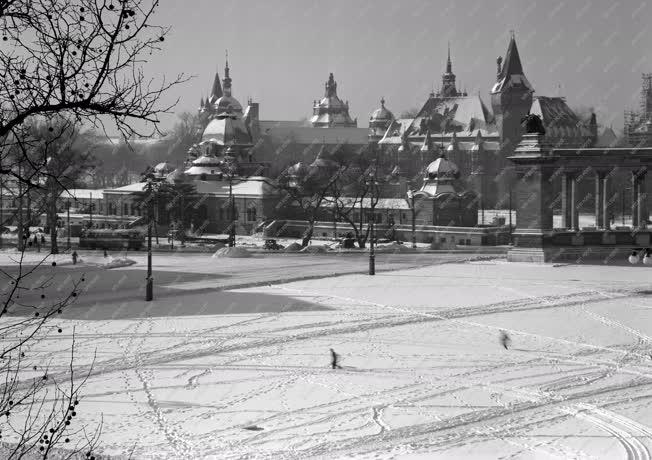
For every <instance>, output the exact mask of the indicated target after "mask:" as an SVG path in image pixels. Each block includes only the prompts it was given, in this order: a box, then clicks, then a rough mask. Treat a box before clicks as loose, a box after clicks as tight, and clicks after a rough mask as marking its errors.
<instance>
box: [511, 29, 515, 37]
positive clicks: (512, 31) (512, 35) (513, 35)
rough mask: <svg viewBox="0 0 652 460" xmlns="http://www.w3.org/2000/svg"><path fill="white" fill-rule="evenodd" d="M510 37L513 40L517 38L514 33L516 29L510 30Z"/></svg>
mask: <svg viewBox="0 0 652 460" xmlns="http://www.w3.org/2000/svg"><path fill="white" fill-rule="evenodd" d="M509 35H510V37H511V38H516V34H515V33H514V29H510V31H509Z"/></svg>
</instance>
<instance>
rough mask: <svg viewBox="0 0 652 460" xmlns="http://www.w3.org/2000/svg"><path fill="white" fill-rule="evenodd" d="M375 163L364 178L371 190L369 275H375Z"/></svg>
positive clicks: (376, 184)
mask: <svg viewBox="0 0 652 460" xmlns="http://www.w3.org/2000/svg"><path fill="white" fill-rule="evenodd" d="M376 169H377V163H376V164H375V165H374V166H373V167H372V168H370V170H369V173H368V174H367V175H366V177H365V185H366V186H368V187H369V188H370V190H371V216H369V275H372V276H373V275H375V274H376V251H375V246H374V238H375V235H374V222H375V220H376V213H375V211H376V199H375V197H376V194H377V192H378V190H377V188H378V180H377V178H376Z"/></svg>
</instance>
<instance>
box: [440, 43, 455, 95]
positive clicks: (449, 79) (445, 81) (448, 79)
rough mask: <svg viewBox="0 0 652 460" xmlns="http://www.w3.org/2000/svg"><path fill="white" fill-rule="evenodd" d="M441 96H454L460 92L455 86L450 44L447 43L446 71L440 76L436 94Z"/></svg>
mask: <svg viewBox="0 0 652 460" xmlns="http://www.w3.org/2000/svg"><path fill="white" fill-rule="evenodd" d="M437 95H438V96H443V97H456V96H459V95H460V94H459V93H458V92H457V88H456V87H455V74H454V73H453V64H452V62H451V45H450V42H449V43H448V58H447V59H446V72H445V73H444V74H443V75H442V76H441V90H440V91H439V92H438V94H437Z"/></svg>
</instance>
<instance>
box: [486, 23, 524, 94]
mask: <svg viewBox="0 0 652 460" xmlns="http://www.w3.org/2000/svg"><path fill="white" fill-rule="evenodd" d="M501 64H502V67H501ZM498 67H499V69H500V73H499V74H498V78H497V82H496V84H495V85H494V86H493V88H492V89H491V93H492V94H496V93H499V92H502V91H503V90H505V89H509V88H517V89H519V90H523V89H524V90H526V91H529V92H532V93H533V92H534V88H533V87H532V85H531V84H530V82H529V81H528V80H527V78H526V77H525V73H524V72H523V66H522V65H521V57H520V56H519V54H518V48H517V47H516V38H514V32H513V31H512V36H511V38H510V40H509V45H508V46H507V53H505V59H504V60H503V61H501V60H499V61H498Z"/></svg>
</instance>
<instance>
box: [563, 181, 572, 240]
mask: <svg viewBox="0 0 652 460" xmlns="http://www.w3.org/2000/svg"><path fill="white" fill-rule="evenodd" d="M570 179H571V175H570V174H568V173H564V174H562V176H561V227H562V228H565V229H569V228H571V227H572V219H571V214H570V208H571V207H570V198H571V193H570Z"/></svg>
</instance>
